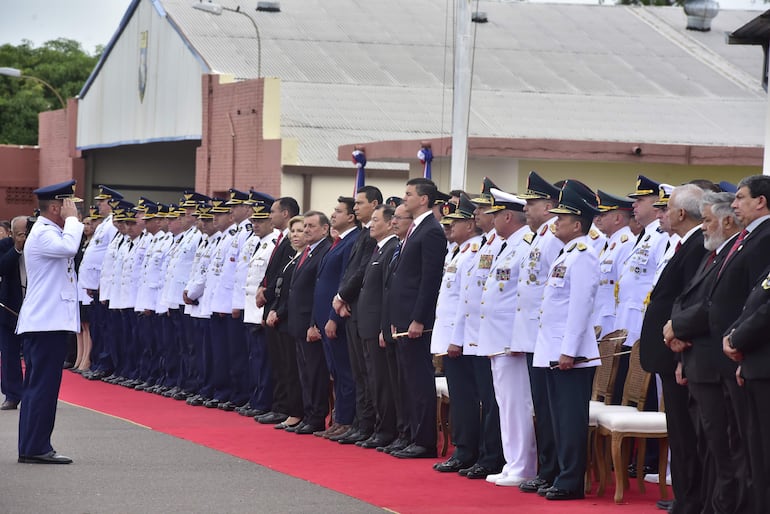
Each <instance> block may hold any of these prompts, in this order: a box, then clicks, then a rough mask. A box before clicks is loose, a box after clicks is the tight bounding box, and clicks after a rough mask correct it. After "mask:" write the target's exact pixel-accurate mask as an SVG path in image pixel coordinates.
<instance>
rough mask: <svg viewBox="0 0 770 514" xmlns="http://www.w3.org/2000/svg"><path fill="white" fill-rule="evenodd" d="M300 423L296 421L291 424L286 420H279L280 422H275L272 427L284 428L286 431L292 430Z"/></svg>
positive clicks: (300, 422)
mask: <svg viewBox="0 0 770 514" xmlns="http://www.w3.org/2000/svg"><path fill="white" fill-rule="evenodd" d="M301 424H302V421H297V422H296V423H294V424H293V425H289V424H288V423H286V420H283V421H281V422H280V423H278V424H276V425H275V426H274V427H273V428H274V429H276V430H286V431H287V432H294V431H295V430H296V429H297V427H298V426H300V425H301Z"/></svg>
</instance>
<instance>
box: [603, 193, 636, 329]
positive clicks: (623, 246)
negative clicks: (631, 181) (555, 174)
mask: <svg viewBox="0 0 770 514" xmlns="http://www.w3.org/2000/svg"><path fill="white" fill-rule="evenodd" d="M597 196H598V197H599V210H600V211H601V214H600V216H601V215H603V214H606V213H611V212H614V211H617V210H623V211H632V210H633V202H632V201H631V199H630V198H623V197H620V196H615V195H612V194H610V193H605V192H604V191H602V190H601V189H599V190H598V191H597ZM634 242H636V236H635V235H634V233H633V232H631V229H630V228H629V227H628V225H625V226H623V227H621V228H620V229H618V230H616V231H615V232H613V233H612V234H610V236H609V237H608V238H607V240H606V244H605V245H604V246H603V247H602V248H600V249H599V250H598V251H596V247H594V250H595V251H596V254H597V255H598V256H599V289H598V290H597V291H596V302H594V314H593V324H594V326H600V327H601V332H600V335H599V337H603V336H604V335H605V334H607V333H609V332H612V330H613V329H614V328H615V307H616V305H615V284H616V283H617V281H618V276H619V275H620V268H621V266H622V265H623V263H624V262H625V261H626V259H627V258H628V256H629V254H630V253H631V251H632V250H633V249H634Z"/></svg>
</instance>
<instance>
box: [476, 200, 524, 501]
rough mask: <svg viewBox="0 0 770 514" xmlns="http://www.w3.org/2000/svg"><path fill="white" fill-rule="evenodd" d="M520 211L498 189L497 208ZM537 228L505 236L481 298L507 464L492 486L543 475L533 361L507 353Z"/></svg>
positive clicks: (483, 338)
mask: <svg viewBox="0 0 770 514" xmlns="http://www.w3.org/2000/svg"><path fill="white" fill-rule="evenodd" d="M499 205H505V208H506V209H509V210H513V211H518V212H520V211H521V210H522V208H523V206H524V202H523V201H522V200H518V199H517V198H516V197H515V196H513V195H510V194H507V193H503V192H497V191H495V206H499ZM531 236H532V230H531V229H530V228H529V226H527V225H524V226H522V227H521V228H519V229H518V230H516V231H515V232H514V233H512V234H511V235H509V236H508V237H507V238H504V239H503V238H502V237H500V239H501V242H503V243H505V246H503V245H502V244H501V249H500V250H499V252H498V254H497V256H496V257H495V259H494V262H493V263H492V267H491V269H490V270H489V274H488V276H487V279H486V282H485V283H484V287H483V291H482V294H481V302H480V303H481V311H480V317H481V326H480V328H479V336H478V340H479V347H478V351H479V354H480V355H489V356H490V362H491V369H492V381H493V386H494V394H495V399H496V401H497V405H498V409H499V418H500V435H501V445H502V451H503V457H504V459H505V465H504V466H503V469H502V471H501V472H500V473H496V474H493V475H489V476H487V482H491V483H494V484H495V485H500V486H518V485H519V484H520V483H521V482H522V481H523V480H525V479H529V478H533V477H534V476H535V474H536V473H537V446H536V443H535V427H534V425H533V423H532V416H533V415H534V410H533V407H532V395H531V393H530V385H529V372H528V371H527V368H528V366H527V358H526V356H525V355H524V354H522V353H517V354H510V353H508V354H506V353H505V352H506V350H507V349H508V348H510V346H511V340H512V339H513V338H514V337H515V336H516V333H517V330H516V325H515V323H514V321H515V318H516V307H517V305H518V302H517V296H516V295H517V290H518V287H517V286H518V279H519V272H520V270H521V269H522V267H521V263H522V261H523V260H524V259H525V258H527V257H528V256H529V250H530V246H529V242H530V241H531Z"/></svg>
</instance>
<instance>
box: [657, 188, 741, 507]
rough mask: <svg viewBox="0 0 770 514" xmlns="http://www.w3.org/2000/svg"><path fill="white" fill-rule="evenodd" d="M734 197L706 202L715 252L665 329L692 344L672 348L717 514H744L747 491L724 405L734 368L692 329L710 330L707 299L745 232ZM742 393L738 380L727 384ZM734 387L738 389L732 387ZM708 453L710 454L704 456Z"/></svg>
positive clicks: (714, 339)
mask: <svg viewBox="0 0 770 514" xmlns="http://www.w3.org/2000/svg"><path fill="white" fill-rule="evenodd" d="M734 198H735V195H733V194H732V193H706V194H705V195H704V197H703V200H702V201H701V213H702V215H703V226H702V231H703V245H704V247H705V248H706V250H708V251H709V252H710V253H709V254H708V255H707V256H706V258H705V259H704V260H703V261H702V262H701V265H700V267H699V269H698V272H697V273H696V274H695V277H693V278H692V279H691V280H690V282H689V283H688V284H687V286H686V287H685V289H684V291H683V292H682V294H681V295H680V296H679V297H678V298H677V299H676V301H675V302H674V307H673V310H672V314H671V321H669V322H668V323H667V324H666V326H665V327H664V334H665V335H666V338H667V339H669V340H671V339H673V336H672V334H673V332H676V334H677V336H678V337H680V338H681V339H684V340H685V341H687V342H688V343H689V344H682V343H674V344H673V345H671V347H672V349H675V350H680V351H681V354H680V355H681V365H680V368H681V372H680V374H681V375H682V376H683V377H686V380H687V388H688V390H689V392H690V397H691V398H692V399H693V403H694V409H695V416H696V429H698V430H696V434H697V438H698V447H699V450H700V451H699V454H700V455H701V456H702V457H703V458H702V460H703V464H704V466H703V473H702V484H703V487H702V497H701V498H702V499H701V502H702V503H703V505H704V506H706V507H707V508H708V507H711V508H713V509H714V511H715V512H739V511H740V510H741V507H740V506H741V505H742V503H743V501H745V492H744V491H743V490H744V487H743V486H741V485H740V484H739V481H738V473H737V471H736V470H737V469H738V466H737V464H738V463H737V461H736V460H735V459H734V456H733V453H732V452H731V450H730V444H729V441H730V436H729V434H731V433H734V434H737V433H738V428H737V426H735V423H734V422H733V423H731V420H733V419H734V415H732V407H731V406H730V405H729V404H728V403H727V402H726V401H725V394H726V391H724V390H723V386H722V380H721V378H720V377H722V376H724V377H727V378H728V379H729V378H731V377H733V376H734V373H735V365H734V364H733V363H731V362H730V361H729V360H728V359H727V358H726V357H725V356H724V355H723V354H722V349H721V341H720V338H719V336H718V335H712V334H710V333H709V332H708V330H707V329H706V330H705V333H702V334H701V335H695V336H693V335H692V328H691V327H695V328H696V329H697V330H698V331H701V332H703V328H702V327H707V326H708V310H707V307H708V306H707V304H704V303H703V299H704V298H705V297H706V296H707V295H708V293H709V291H710V289H711V285H712V283H713V280H714V278H715V277H716V274H717V272H718V271H719V269H720V268H721V267H722V264H723V263H724V259H725V257H726V255H727V253H728V251H729V249H730V247H731V246H732V244H733V241H734V239H735V237H736V236H737V234H738V232H740V230H741V228H740V227H739V226H738V224H737V220H736V219H735V214H734V213H733V210H732V208H731V207H730V204H731V203H732V202H733V199H734ZM725 383H726V384H730V387H735V388H737V384H735V382H734V380H726V381H725ZM733 384H734V385H733ZM704 450H705V451H704Z"/></svg>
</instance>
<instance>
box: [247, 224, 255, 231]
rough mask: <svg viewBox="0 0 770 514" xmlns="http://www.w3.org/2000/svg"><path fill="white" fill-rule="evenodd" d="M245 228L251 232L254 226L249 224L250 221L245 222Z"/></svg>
mask: <svg viewBox="0 0 770 514" xmlns="http://www.w3.org/2000/svg"><path fill="white" fill-rule="evenodd" d="M246 230H247V231H249V232H251V231H252V230H254V227H252V226H251V223H247V224H246Z"/></svg>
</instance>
